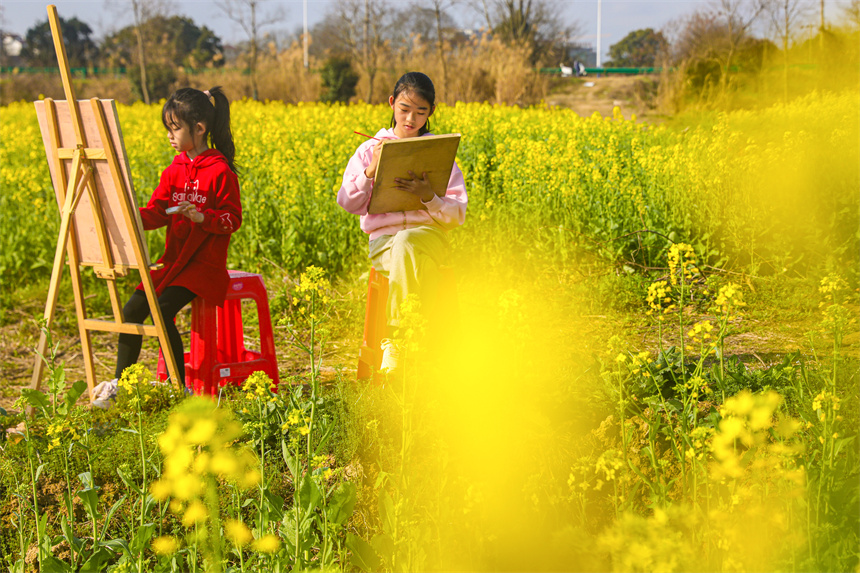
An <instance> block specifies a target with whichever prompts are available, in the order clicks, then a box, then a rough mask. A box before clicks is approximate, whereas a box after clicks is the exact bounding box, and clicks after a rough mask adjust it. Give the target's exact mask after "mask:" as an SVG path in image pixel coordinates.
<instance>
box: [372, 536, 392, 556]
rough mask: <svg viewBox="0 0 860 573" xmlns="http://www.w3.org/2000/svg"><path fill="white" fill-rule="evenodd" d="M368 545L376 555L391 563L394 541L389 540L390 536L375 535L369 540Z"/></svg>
mask: <svg viewBox="0 0 860 573" xmlns="http://www.w3.org/2000/svg"><path fill="white" fill-rule="evenodd" d="M370 544H371V545H372V546H373V549H374V550H375V551H376V553H377V554H379V555H381V556H382V558H383V559H385V560H386V561H389V562H390V561H391V558H392V557H393V556H394V540H393V539H391V536H390V535H387V534H385V533H377V534H376V535H374V536H373V539H371V540H370Z"/></svg>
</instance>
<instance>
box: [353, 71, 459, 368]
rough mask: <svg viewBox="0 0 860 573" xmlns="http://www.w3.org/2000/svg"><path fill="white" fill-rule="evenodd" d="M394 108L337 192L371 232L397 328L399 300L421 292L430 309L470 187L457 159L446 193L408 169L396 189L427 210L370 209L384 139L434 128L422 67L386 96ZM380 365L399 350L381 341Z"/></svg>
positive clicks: (389, 364) (393, 363)
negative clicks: (388, 123) (387, 123)
mask: <svg viewBox="0 0 860 573" xmlns="http://www.w3.org/2000/svg"><path fill="white" fill-rule="evenodd" d="M388 104H389V105H390V106H391V110H392V111H393V114H392V117H391V128H389V129H381V130H379V132H378V133H377V134H376V139H378V140H380V141H374V140H372V139H369V140H367V141H366V142H364V143H362V144H361V145H360V146H359V147H358V149H357V150H356V152H355V154H354V155H353V156H352V158H351V159H350V160H349V164H348V165H347V166H346V171H345V172H344V174H343V184H342V185H341V187H340V191H338V193H337V202H338V205H340V206H341V207H343V208H344V209H346V210H347V211H349V212H350V213H354V214H356V215H360V224H361V230H362V231H364V232H365V233H367V234H368V235H370V260H371V262H372V263H373V267H374V268H375V269H376V271H377V272H379V273H381V274H382V275H383V276H386V277H388V280H389V295H388V323H389V325H390V326H391V327H397V326H398V325H399V322H400V320H399V319H400V305H401V303H402V302H403V301H404V300H405V299H406V297H407V296H408V295H410V294H413V293H414V294H417V295H418V296H419V297H420V299H421V302H422V305H423V308H424V309H425V312H426V311H427V310H428V309H432V306H433V303H434V302H435V298H436V297H435V293H436V289H437V287H438V284H439V265H441V264H443V262H444V261H445V259H446V258H447V256H448V250H449V243H448V235H447V232H448V230H449V229H453V228H454V227H457V226H459V225H462V224H463V221H464V220H465V218H466V204H467V202H468V198H467V196H466V186H465V184H464V183H463V174H462V173H461V172H460V168H459V167H457V164H456V163H455V164H454V168H453V169H452V170H451V177H450V179H449V180H448V188H447V190H446V192H445V195H444V196H443V197H439V196H437V195H436V193H434V189H433V188H432V187H431V185H430V183H429V181H428V180H427V177H426V175H425V174H422V176H421V177H419V176H417V175H415V174H412V173H410V174H411V175H412V176H413V178H412V179H395V181H396V182H397V183H398V188H399V189H401V190H403V191H408V192H410V193H414V194H415V195H417V196H418V198H419V199H421V203H422V204H423V205H424V209H418V210H415V211H401V212H392V213H379V214H369V213H368V212H367V208H368V205H369V204H370V197H371V194H372V193H373V181H374V177H375V176H376V168H377V165H378V163H379V151H380V148H381V147H382V140H385V139H401V138H406V137H421V136H422V135H425V134H429V133H430V126H429V124H428V120H429V118H430V116H431V115H433V112H434V111H435V109H436V90H435V89H434V87H433V82H431V81H430V78H428V77H427V76H426V75H424V74H422V73H420V72H409V73H407V74H404V75H403V77H401V78H400V79H399V80H397V84H396V85H395V86H394V93H393V94H392V95H391V96H390V97H389V98H388ZM382 348H383V357H382V370H389V371H390V370H393V369H394V368H396V367H397V350H396V348H395V346H394V345H393V344H392V343H391V341H390V340H387V339H386V340H383V344H382Z"/></svg>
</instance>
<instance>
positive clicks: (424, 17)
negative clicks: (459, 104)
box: [395, 0, 458, 101]
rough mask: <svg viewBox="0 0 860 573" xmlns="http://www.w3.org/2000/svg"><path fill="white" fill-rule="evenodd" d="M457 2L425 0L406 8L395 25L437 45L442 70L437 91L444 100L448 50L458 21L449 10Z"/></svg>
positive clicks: (446, 82)
mask: <svg viewBox="0 0 860 573" xmlns="http://www.w3.org/2000/svg"><path fill="white" fill-rule="evenodd" d="M457 3H458V0H424V3H423V4H416V5H415V6H414V8H412V9H409V10H405V11H404V12H403V13H402V14H401V16H400V20H401V22H400V23H398V25H397V26H395V29H396V28H400V29H403V30H405V31H409V32H410V33H411V35H412V36H413V37H419V36H421V37H425V38H427V40H428V41H431V42H433V44H434V45H435V47H436V55H437V56H438V58H439V64H440V67H441V70H442V77H441V78H440V80H441V81H440V82H439V83H438V86H437V91H438V93H439V95H440V98H441V99H442V100H443V101H444V100H445V99H446V89H447V85H448V57H447V54H446V50H447V48H449V47H450V40H451V38H453V37H454V35H455V33H456V23H455V21H454V19H453V18H451V16H450V15H449V14H448V10H451V9H453V8H454V7H455V6H456V5H457Z"/></svg>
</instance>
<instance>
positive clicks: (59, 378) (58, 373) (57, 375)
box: [50, 362, 66, 394]
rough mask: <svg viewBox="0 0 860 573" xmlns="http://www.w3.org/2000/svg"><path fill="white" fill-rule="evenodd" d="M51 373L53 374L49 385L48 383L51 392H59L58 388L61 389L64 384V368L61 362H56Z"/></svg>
mask: <svg viewBox="0 0 860 573" xmlns="http://www.w3.org/2000/svg"><path fill="white" fill-rule="evenodd" d="M52 374H53V375H52V376H51V385H50V388H51V393H52V394H59V393H60V390H62V389H63V387H64V386H65V385H66V369H65V367H64V366H63V363H62V362H61V363H60V364H58V365H57V367H56V368H54V371H53V373H52Z"/></svg>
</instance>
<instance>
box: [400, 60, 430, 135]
mask: <svg viewBox="0 0 860 573" xmlns="http://www.w3.org/2000/svg"><path fill="white" fill-rule="evenodd" d="M403 92H409V93H412V94H415V95H416V96H418V97H420V98H421V99H423V100H425V101H427V103H429V104H430V115H428V116H427V123H425V124H424V125H423V126H422V127H421V129H419V130H418V135H424V134H425V133H427V132H429V131H430V116H431V115H433V108H434V107H435V106H436V88H434V87H433V82H432V81H430V78H428V77H427V76H426V75H424V74H422V73H421V72H406V73H405V74H403V75H402V76H400V79H399V80H397V83H396V84H394V93H393V94H391V95H392V97H394V99H395V100H396V99H397V96H399V95H400V94H402V93H403ZM396 125H397V122H396V121H394V114H393V113H392V114H391V127H395V126H396Z"/></svg>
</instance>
